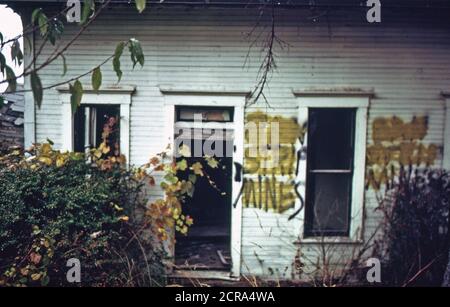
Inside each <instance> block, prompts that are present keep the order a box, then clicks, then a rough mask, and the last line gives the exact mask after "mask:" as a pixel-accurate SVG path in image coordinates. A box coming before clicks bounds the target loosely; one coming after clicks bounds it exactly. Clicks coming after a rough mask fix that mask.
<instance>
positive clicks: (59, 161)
mask: <svg viewBox="0 0 450 307" xmlns="http://www.w3.org/2000/svg"><path fill="white" fill-rule="evenodd" d="M64 162H65V159H64V157H63V156H58V157H57V158H56V167H61V166H63V165H64Z"/></svg>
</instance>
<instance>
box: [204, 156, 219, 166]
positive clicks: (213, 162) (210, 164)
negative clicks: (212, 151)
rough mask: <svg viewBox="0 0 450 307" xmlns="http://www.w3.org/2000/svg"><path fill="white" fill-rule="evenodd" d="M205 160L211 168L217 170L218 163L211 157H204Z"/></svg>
mask: <svg viewBox="0 0 450 307" xmlns="http://www.w3.org/2000/svg"><path fill="white" fill-rule="evenodd" d="M205 160H206V163H208V165H209V167H211V168H217V166H219V162H218V161H217V160H216V159H215V158H213V157H206V158H205Z"/></svg>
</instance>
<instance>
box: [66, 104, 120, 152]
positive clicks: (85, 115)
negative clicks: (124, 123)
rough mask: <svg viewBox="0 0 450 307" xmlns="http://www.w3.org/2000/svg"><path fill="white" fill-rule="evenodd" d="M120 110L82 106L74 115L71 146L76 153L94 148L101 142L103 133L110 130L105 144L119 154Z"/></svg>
mask: <svg viewBox="0 0 450 307" xmlns="http://www.w3.org/2000/svg"><path fill="white" fill-rule="evenodd" d="M119 118H120V108H119V106H108V105H98V106H95V105H82V106H80V107H79V108H78V109H77V111H76V112H75V115H74V122H73V125H74V128H73V136H74V140H73V145H74V150H75V151H76V152H85V151H87V150H89V149H91V148H96V147H98V146H99V145H100V143H101V142H102V141H103V137H104V135H103V132H104V131H105V129H108V130H110V133H109V136H108V139H107V142H108V144H109V145H110V146H112V148H114V151H111V153H114V154H119V153H120V148H119V144H120V126H119V125H120V121H119Z"/></svg>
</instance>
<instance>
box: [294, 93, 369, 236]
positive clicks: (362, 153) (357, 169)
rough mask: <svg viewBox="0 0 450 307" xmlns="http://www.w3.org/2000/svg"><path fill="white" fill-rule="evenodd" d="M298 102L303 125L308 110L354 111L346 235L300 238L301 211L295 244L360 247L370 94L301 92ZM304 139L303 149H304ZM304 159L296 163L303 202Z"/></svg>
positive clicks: (302, 225)
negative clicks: (351, 175) (345, 109)
mask: <svg viewBox="0 0 450 307" xmlns="http://www.w3.org/2000/svg"><path fill="white" fill-rule="evenodd" d="M294 95H295V96H296V97H297V101H298V121H299V123H300V124H303V123H304V122H307V120H308V109H309V108H356V109H357V111H356V124H355V151H354V166H353V179H352V197H351V199H352V201H351V210H350V211H351V213H350V214H351V216H350V231H349V236H348V237H347V236H346V237H334V236H329V237H307V238H305V237H304V226H305V225H304V221H305V208H303V210H302V211H301V212H300V217H299V219H300V237H299V242H298V243H361V242H363V230H364V190H365V188H364V179H365V178H364V177H365V164H366V142H367V110H368V107H369V104H370V97H371V96H373V93H372V92H361V91H358V92H351V93H349V92H345V93H337V92H305V91H294ZM306 142H307V138H305V143H304V146H306V148H307V144H306ZM306 163H307V161H306V159H304V160H301V161H300V165H299V174H298V178H297V180H298V182H300V183H301V185H300V186H299V193H300V195H301V196H302V197H303V199H305V194H306V177H307V173H306Z"/></svg>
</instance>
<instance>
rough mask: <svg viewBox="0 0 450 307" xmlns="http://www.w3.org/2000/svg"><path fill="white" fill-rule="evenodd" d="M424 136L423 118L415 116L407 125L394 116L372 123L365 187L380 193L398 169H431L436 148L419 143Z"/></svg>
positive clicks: (424, 120) (426, 125)
mask: <svg viewBox="0 0 450 307" xmlns="http://www.w3.org/2000/svg"><path fill="white" fill-rule="evenodd" d="M427 132H428V118H427V117H426V116H419V117H416V116H415V117H413V119H412V120H411V121H410V122H404V121H403V120H401V119H400V118H398V117H396V116H393V117H391V118H377V119H375V120H374V121H373V124H372V139H373V144H372V145H370V146H368V147H367V172H366V186H367V187H372V188H374V189H379V188H380V187H381V185H382V184H385V183H387V182H388V181H390V180H392V179H393V178H394V177H395V176H396V175H397V174H398V171H399V169H400V167H401V166H409V165H412V166H421V165H423V166H429V165H432V164H433V163H434V162H435V160H436V158H437V155H438V147H437V146H436V145H434V144H429V145H426V144H423V143H422V140H423V139H424V138H425V136H426V135H427Z"/></svg>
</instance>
